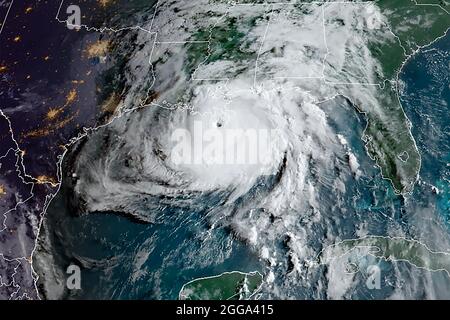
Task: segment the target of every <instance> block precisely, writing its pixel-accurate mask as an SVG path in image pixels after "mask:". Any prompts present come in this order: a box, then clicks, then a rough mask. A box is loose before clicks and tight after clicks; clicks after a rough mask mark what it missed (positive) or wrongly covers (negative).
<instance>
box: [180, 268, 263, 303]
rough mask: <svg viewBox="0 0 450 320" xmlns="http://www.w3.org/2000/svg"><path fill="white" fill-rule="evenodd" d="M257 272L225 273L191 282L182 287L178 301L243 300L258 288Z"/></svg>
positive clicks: (259, 276)
mask: <svg viewBox="0 0 450 320" xmlns="http://www.w3.org/2000/svg"><path fill="white" fill-rule="evenodd" d="M262 282H263V276H262V275H261V274H260V273H259V272H250V273H242V272H237V271H234V272H225V273H222V274H221V275H218V276H214V277H209V278H201V279H197V280H193V281H191V282H189V283H187V284H185V285H184V286H183V288H182V289H181V291H180V294H179V298H180V300H245V299H249V298H250V297H251V296H253V295H254V294H255V293H256V292H257V291H258V289H259V288H260V286H261V284H262Z"/></svg>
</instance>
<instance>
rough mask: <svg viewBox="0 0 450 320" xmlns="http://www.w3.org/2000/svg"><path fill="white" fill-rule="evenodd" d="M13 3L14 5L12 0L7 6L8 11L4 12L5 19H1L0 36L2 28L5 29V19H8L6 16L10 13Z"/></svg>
mask: <svg viewBox="0 0 450 320" xmlns="http://www.w3.org/2000/svg"><path fill="white" fill-rule="evenodd" d="M13 3H14V0H11V3H10V4H9V7H8V10H7V11H6V16H5V19H3V22H2V27H1V28H0V35H1V34H2V32H3V28H4V27H5V24H6V19H8V15H9V12H10V11H11V8H12V6H13Z"/></svg>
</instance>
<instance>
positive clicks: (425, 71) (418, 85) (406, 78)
mask: <svg viewBox="0 0 450 320" xmlns="http://www.w3.org/2000/svg"><path fill="white" fill-rule="evenodd" d="M401 80H402V82H403V85H404V88H402V95H401V101H402V104H403V106H404V110H405V112H406V114H407V116H408V118H409V119H410V120H411V122H412V125H413V128H412V133H413V135H414V138H415V139H416V142H417V146H418V148H419V151H420V154H421V156H422V168H421V171H420V180H421V181H420V182H421V183H420V184H419V185H418V186H417V187H416V189H415V192H414V196H413V198H414V199H415V200H416V201H418V202H425V201H428V202H431V203H430V205H432V204H435V206H436V212H437V213H438V215H439V217H440V218H441V219H442V220H443V221H445V222H446V223H447V225H448V226H449V227H450V205H449V202H450V188H449V181H450V105H449V104H450V32H447V34H446V36H445V37H443V38H442V39H440V40H438V41H437V42H435V43H434V44H432V45H431V46H429V47H427V48H424V49H422V50H421V52H420V53H419V54H417V55H415V56H414V57H413V58H412V59H411V60H410V61H409V62H408V64H407V65H406V66H405V67H404V68H403V70H402V73H401ZM431 186H435V187H437V188H438V190H439V192H438V194H436V195H434V194H433V193H432V188H431Z"/></svg>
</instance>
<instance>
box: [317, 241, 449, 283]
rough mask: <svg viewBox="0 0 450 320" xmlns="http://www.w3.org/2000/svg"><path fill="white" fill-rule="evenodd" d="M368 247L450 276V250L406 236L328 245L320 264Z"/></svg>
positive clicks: (378, 254)
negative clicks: (435, 247)
mask: <svg viewBox="0 0 450 320" xmlns="http://www.w3.org/2000/svg"><path fill="white" fill-rule="evenodd" d="M362 247H364V248H368V249H369V254H370V255H373V256H375V257H377V258H381V259H385V260H387V261H405V262H408V263H410V264H412V265H414V266H415V267H417V268H423V269H426V270H429V271H445V272H447V274H448V275H449V276H450V252H448V253H447V252H435V251H432V250H430V249H429V248H428V247H427V246H426V245H425V244H423V243H421V242H419V241H416V240H412V239H405V238H391V237H377V236H372V237H366V238H361V239H352V240H345V241H342V242H339V243H338V244H335V245H332V246H330V247H327V248H326V249H325V250H324V251H322V252H321V254H320V255H319V258H318V262H319V264H328V263H330V262H331V261H332V260H333V259H336V258H338V257H340V256H342V255H345V254H346V253H350V251H352V250H354V249H357V248H362Z"/></svg>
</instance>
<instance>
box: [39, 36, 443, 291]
mask: <svg viewBox="0 0 450 320" xmlns="http://www.w3.org/2000/svg"><path fill="white" fill-rule="evenodd" d="M449 46H450V35H449V34H447V36H446V37H445V38H443V39H441V40H440V41H437V42H436V43H434V44H433V45H432V46H430V47H429V48H426V49H424V50H422V51H421V52H419V53H418V54H417V55H415V56H414V58H412V59H411V60H410V61H409V62H408V64H407V65H406V66H405V67H404V70H403V72H402V74H401V80H402V82H403V84H404V88H403V90H402V95H401V101H402V104H403V107H404V109H405V112H406V113H407V115H408V117H409V119H410V120H411V122H412V125H413V129H412V130H413V135H414V137H415V139H416V141H417V145H418V148H419V151H420V153H421V155H422V169H421V172H420V181H419V184H418V185H417V186H416V188H415V190H414V193H413V195H412V196H410V197H408V198H407V199H406V200H404V199H403V198H402V197H400V196H396V195H395V194H394V192H393V189H392V187H391V185H390V184H389V182H388V181H387V180H383V179H382V177H381V175H380V172H379V169H378V168H376V167H375V166H374V163H373V161H372V160H370V159H369V157H368V156H367V153H366V152H365V149H364V143H363V142H362V141H361V138H360V137H361V136H362V133H363V130H364V128H365V125H366V123H365V121H364V120H363V119H362V116H361V115H358V114H357V113H356V112H355V110H353V108H352V107H351V106H350V105H349V104H348V103H347V102H346V101H344V100H343V99H336V100H335V101H333V102H330V103H329V104H328V105H327V104H324V105H323V108H324V110H325V111H326V112H327V114H329V119H328V121H329V123H330V125H331V126H332V127H333V128H334V129H335V131H336V133H339V134H341V135H342V136H344V137H345V139H346V140H347V141H348V143H349V145H350V147H351V151H352V152H353V153H354V154H355V155H356V157H357V158H358V161H359V163H360V170H362V172H363V174H362V177H361V178H360V179H359V180H352V179H349V180H348V181H346V182H345V187H346V190H347V192H346V194H345V197H343V198H342V199H336V197H335V195H334V194H333V192H332V190H331V189H328V187H327V186H322V187H321V189H320V201H321V205H322V207H323V213H322V214H323V215H324V216H326V217H325V219H327V221H330V223H329V224H327V225H326V226H325V225H317V226H315V228H314V229H310V230H308V232H310V233H311V234H312V236H311V237H309V239H310V240H309V243H308V244H307V245H308V246H309V247H312V248H317V249H318V250H320V248H321V246H322V245H323V241H324V238H326V234H334V235H338V236H339V238H340V239H348V238H356V237H357V236H358V235H357V233H356V231H357V229H361V227H363V228H364V229H365V230H366V232H367V234H370V235H389V230H394V229H397V230H399V229H400V230H401V232H402V233H403V234H404V235H405V236H407V237H408V238H417V237H418V236H420V237H421V240H423V241H426V242H427V244H430V245H431V247H432V248H435V247H434V245H436V243H433V240H434V239H438V237H436V236H435V233H434V232H435V229H430V228H427V225H425V224H423V223H429V222H428V220H425V222H423V221H420V222H419V223H417V221H418V220H417V218H416V217H417V216H419V217H420V216H422V211H421V210H423V209H424V208H427V210H428V209H429V208H430V207H431V211H427V212H431V215H432V217H431V220H432V219H434V218H439V219H441V220H442V221H446V222H447V223H449V220H450V213H449V187H448V179H449V166H448V162H449V153H450V146H449V143H450V142H449V120H450V119H449V105H448V104H449V101H450V92H449V91H450V89H449V74H450V70H449V68H450V65H449V54H450V48H449ZM337 171H339V170H337ZM330 178H333V177H332V176H331V177H330ZM432 185H434V186H436V187H437V188H438V189H439V190H440V191H439V193H438V194H434V193H433V191H432ZM64 199H65V195H64V190H63V192H62V193H61V194H60V195H59V196H58V197H57V198H56V199H55V201H53V203H52V205H51V207H50V209H49V211H48V214H47V218H46V220H47V225H49V226H50V229H51V231H52V233H53V234H54V235H56V237H55V239H56V240H55V241H54V242H53V246H54V247H53V250H54V252H55V253H56V255H55V257H56V259H57V261H56V263H57V264H58V265H60V266H61V267H62V268H65V267H66V266H67V265H68V264H69V263H76V264H79V265H82V266H83V269H82V290H81V291H78V292H73V295H72V296H71V297H70V298H73V299H80V298H81V299H83V298H93V299H105V298H112V299H176V298H177V297H178V292H179V290H180V289H181V287H182V285H183V284H184V283H186V282H188V281H190V280H192V279H195V278H198V277H204V276H211V275H215V274H219V273H221V272H224V271H232V270H240V271H255V270H258V271H260V272H261V273H262V274H267V267H266V265H265V264H264V263H262V262H261V261H259V259H258V258H257V257H256V256H255V254H254V252H253V251H252V250H251V249H250V248H249V247H248V246H247V244H245V243H243V242H241V241H240V240H238V239H235V238H234V237H233V235H231V234H230V232H229V230H226V229H224V228H216V229H214V230H213V231H212V232H211V233H210V232H209V228H210V227H209V225H208V224H207V223H206V221H205V219H204V214H205V213H206V212H207V211H208V206H211V205H213V204H214V203H217V199H209V200H208V199H204V203H203V206H204V207H205V210H204V212H188V211H186V210H181V209H177V208H166V209H165V210H164V211H163V212H162V213H161V215H160V217H159V218H158V224H155V225H145V224H138V223H135V222H133V221H131V220H129V219H127V218H125V217H121V216H117V215H114V214H90V215H87V216H83V217H75V216H72V215H70V214H69V213H68V212H67V206H66V204H65V200H64ZM304 216H305V214H304V213H302V214H300V213H299V219H304ZM428 218H429V217H427V219H428ZM430 230H431V231H430ZM449 230H450V228H449V229H448V230H444V231H443V232H445V233H447V235H448V232H449ZM441 231H442V230H441ZM428 241H430V242H428ZM439 249H440V250H447V249H448V248H442V247H440V248H439ZM277 250H278V251H279V253H280V254H281V255H283V254H284V255H287V253H286V254H285V253H284V252H283V250H285V248H283V247H282V246H280V247H277ZM360 260H361V261H360V262H359V263H360V265H361V266H365V265H367V264H370V263H373V261H369V260H370V259H367V258H366V257H361V259H360ZM378 265H379V267H380V268H381V270H382V272H383V277H384V278H383V279H384V282H383V283H384V285H383V287H382V289H381V290H376V291H371V290H368V289H367V288H366V287H365V286H364V285H360V286H357V287H355V288H354V291H353V293H352V294H351V295H349V296H348V297H349V298H350V297H351V298H356V299H373V298H376V299H383V298H387V297H390V295H391V294H392V293H393V291H394V290H395V287H396V284H395V283H396V281H398V279H397V278H398V270H400V271H401V273H402V277H403V278H402V280H401V281H403V282H415V283H417V284H418V285H417V286H416V288H415V291H414V292H410V293H408V294H406V297H408V298H422V297H425V288H424V286H425V285H426V283H425V282H422V281H425V280H420V279H422V278H423V279H425V275H426V273H427V272H426V271H423V270H422V271H420V270H416V269H414V268H413V267H411V266H410V265H408V264H406V263H397V264H393V263H390V262H385V261H378ZM362 270H363V269H362ZM274 272H275V275H276V277H277V279H283V277H286V276H287V275H286V274H287V272H286V268H284V267H283V266H281V267H279V268H275V270H274ZM326 272H327V271H326V268H318V269H317V271H316V272H315V273H314V274H313V275H312V276H310V278H309V279H308V281H309V282H310V284H311V286H308V287H305V286H302V285H300V284H290V286H289V287H284V290H286V292H288V294H289V295H290V296H291V297H295V298H312V297H315V298H326V297H327V296H326V293H324V291H323V288H322V291H321V290H320V286H319V285H316V284H318V282H319V281H321V280H323V279H324V277H325V275H326ZM365 277H367V275H366V274H364V271H363V272H361V273H359V274H358V275H357V276H356V278H360V280H361V283H362V284H364V283H365ZM431 277H432V278H433V279H436V281H438V282H441V283H443V284H444V283H447V282H448V279H446V278H445V279H444V278H441V277H445V275H443V274H442V273H435V274H431ZM418 279H419V280H418ZM276 281H280V280H276ZM281 281H283V280H281ZM266 289H267V290H266ZM269 292H270V288H263V291H262V297H263V298H265V297H271V296H270V294H269ZM442 292H444V294H443V295H442V297H448V295H447V296H445V292H446V291H445V288H444V290H443V291H442ZM447 293H448V290H447ZM439 297H441V296H439Z"/></svg>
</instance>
